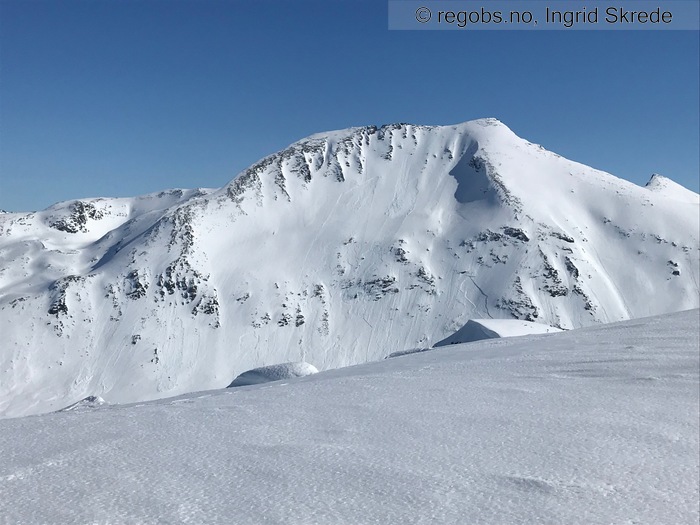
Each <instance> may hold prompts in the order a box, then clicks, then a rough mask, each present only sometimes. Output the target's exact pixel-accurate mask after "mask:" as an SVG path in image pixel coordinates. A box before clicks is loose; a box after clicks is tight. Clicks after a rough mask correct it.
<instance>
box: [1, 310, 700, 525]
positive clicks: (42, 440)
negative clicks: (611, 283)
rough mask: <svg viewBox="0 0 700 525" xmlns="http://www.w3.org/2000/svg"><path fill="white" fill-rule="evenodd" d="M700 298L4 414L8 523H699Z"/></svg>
mask: <svg viewBox="0 0 700 525" xmlns="http://www.w3.org/2000/svg"><path fill="white" fill-rule="evenodd" d="M699 315H700V313H699V311H698V310H694V311H688V312H682V313H677V314H672V315H666V316H661V317H654V318H649V319H640V320H634V321H628V322H623V323H618V324H613V325H606V326H600V327H595V328H583V329H579V330H573V331H569V332H564V333H558V334H553V335H545V336H525V337H520V338H507V339H491V340H488V341H481V342H477V343H470V344H465V345H452V346H447V347H442V348H439V349H435V350H433V351H430V352H424V353H421V354H415V355H410V356H406V357H404V358H401V359H388V360H385V361H381V362H377V363H371V364H366V365H360V366H355V367H350V368H345V369H338V370H332V371H328V372H323V373H320V374H316V375H313V376H309V377H305V378H300V379H296V380H290V381H289V382H288V384H284V383H268V384H265V385H258V386H250V387H245V388H237V389H227V390H220V391H212V392H206V393H199V394H191V395H187V396H183V397H180V398H175V399H169V400H161V401H157V402H150V403H146V404H141V405H131V406H115V405H105V406H103V407H99V408H95V409H94V410H90V411H84V412H63V413H54V414H48V415H43V416H33V417H25V418H18V419H5V420H0V494H1V495H2V497H0V523H2V524H15V523H23V524H27V525H31V524H52V523H61V524H73V523H76V524H77V523H80V524H84V523H100V524H107V523H141V524H151V523H152V524H155V523H207V524H217V523H236V524H238V525H246V524H261V523H266V524H348V523H352V524H358V525H361V524H370V523H375V524H431V525H432V524H435V523H440V524H455V525H457V524H459V525H464V524H470V525H476V524H489V525H492V524H499V525H508V524H523V523H556V524H567V525H576V524H586V525H589V524H610V523H639V524H654V525H658V524H674V525H679V524H692V525H696V524H697V523H698V518H699V517H700V516H699V515H698V498H699V497H700V495H699V494H698V486H699V485H698V484H699V481H700V480H699V479H698V478H699V465H698V458H699V457H700V456H699V454H698V452H699V449H698V447H699V438H698V419H697V416H698V410H699V409H700V405H699V399H698V396H699V381H698V368H699V366H700V359H699V355H698V348H699V347H698V345H699V343H700V342H699V338H698V332H699V330H700V328H699V326H698V317H699Z"/></svg>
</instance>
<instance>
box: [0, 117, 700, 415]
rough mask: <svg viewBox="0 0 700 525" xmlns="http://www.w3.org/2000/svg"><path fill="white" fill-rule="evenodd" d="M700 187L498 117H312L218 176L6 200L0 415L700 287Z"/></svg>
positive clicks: (380, 351)
mask: <svg viewBox="0 0 700 525" xmlns="http://www.w3.org/2000/svg"><path fill="white" fill-rule="evenodd" d="M698 216H700V197H699V196H698V195H697V194H695V193H693V192H690V191H688V190H685V189H683V188H680V187H679V186H678V185H674V183H672V182H671V181H669V180H668V179H663V178H659V177H655V178H654V180H652V181H651V182H650V186H649V187H647V188H642V187H639V186H636V185H634V184H632V183H629V182H627V181H624V180H621V179H618V178H616V177H614V176H613V175H610V174H608V173H604V172H601V171H598V170H595V169H592V168H590V167H587V166H584V165H582V164H579V163H576V162H572V161H570V160H567V159H564V158H562V157H560V156H558V155H556V154H554V153H551V152H549V151H546V150H545V149H544V148H542V147H541V146H538V145H536V144H532V143H530V142H528V141H526V140H523V139H521V138H519V137H517V136H516V135H515V134H514V133H513V132H512V131H511V130H510V129H508V128H507V127H506V126H505V125H503V124H502V123H500V122H498V121H496V120H494V119H483V120H477V121H473V122H467V123H464V124H459V125H454V126H443V127H431V126H414V125H410V124H395V125H388V126H383V127H381V128H377V127H374V126H371V127H364V128H352V129H348V130H342V131H336V132H330V133H323V134H319V135H315V136H312V137H309V138H307V139H304V140H301V141H299V142H296V143H294V144H292V145H291V146H290V147H289V148H287V149H285V150H283V151H281V152H278V153H276V154H273V155H270V156H269V157H266V158H264V159H262V160H261V161H260V162H259V163H257V164H255V165H254V166H251V167H250V168H249V169H247V170H245V171H244V172H243V173H241V174H240V175H239V176H237V177H236V178H235V179H234V180H232V181H231V182H230V183H229V184H227V185H226V186H224V187H223V188H220V189H216V190H208V189H198V190H169V191H165V192H161V193H158V194H152V195H146V196H142V197H135V198H131V199H84V200H80V201H70V202H63V203H59V204H57V205H55V206H52V207H50V208H48V209H46V210H43V211H40V212H36V213H4V214H1V215H0V334H1V336H0V416H4V417H8V416H9V417H14V416H22V415H27V414H36V413H42V412H47V411H53V410H57V409H59V408H62V407H65V406H67V405H69V404H72V403H75V402H77V401H79V400H81V399H84V398H86V397H88V396H100V397H101V398H103V399H104V400H105V401H106V402H108V403H125V402H135V401H139V400H145V399H155V398H163V397H168V396H173V395H179V394H183V393H186V392H192V391H197V390H205V389H212V388H223V387H225V386H226V385H228V384H229V383H230V382H231V379H232V378H234V377H236V376H237V375H239V374H240V373H241V372H244V371H246V370H250V369H253V368H257V367H260V366H266V365H270V364H274V363H284V362H291V361H307V362H310V363H314V365H316V366H317V367H318V368H319V369H321V370H327V369H332V368H338V367H343V366H348V365H353V364H358V363H364V362H368V361H372V360H379V359H382V358H383V357H384V356H386V355H388V354H391V353H394V352H399V351H404V350H406V349H410V348H425V347H430V346H431V345H434V344H435V343H436V342H438V341H441V340H442V339H444V338H446V337H448V336H449V335H451V334H452V333H454V332H455V331H456V330H458V329H459V328H461V327H462V326H464V324H465V323H466V322H467V320H469V319H491V318H494V319H520V320H524V321H533V322H538V323H542V324H545V325H551V326H556V327H559V328H562V329H571V328H576V327H581V326H590V325H595V324H598V323H607V322H612V321H619V320H624V319H630V318H638V317H643V316H649V315H655V314H661V313H667V312H673V311H678V310H683V309H690V308H697V307H698V306H700V299H699V297H700V287H699V283H700V277H699V274H700V257H699V255H700V231H699V228H700V225H699V224H698Z"/></svg>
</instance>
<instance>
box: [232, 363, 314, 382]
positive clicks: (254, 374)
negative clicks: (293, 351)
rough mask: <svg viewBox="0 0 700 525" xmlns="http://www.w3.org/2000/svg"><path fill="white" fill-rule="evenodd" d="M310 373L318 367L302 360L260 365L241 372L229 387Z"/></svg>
mask: <svg viewBox="0 0 700 525" xmlns="http://www.w3.org/2000/svg"><path fill="white" fill-rule="evenodd" d="M311 374H318V369H317V368H316V367H315V366H314V365H312V364H310V363H304V362H303V361H301V362H293V363H280V364H278V365H268V366H261V367H259V368H253V369H252V370H248V371H246V372H243V373H242V374H241V375H239V376H238V377H237V378H236V379H234V380H233V381H232V382H231V384H230V385H229V388H231V387H237V386H248V385H258V384H260V383H269V382H271V381H281V380H283V379H294V378H296V377H305V376H310V375H311Z"/></svg>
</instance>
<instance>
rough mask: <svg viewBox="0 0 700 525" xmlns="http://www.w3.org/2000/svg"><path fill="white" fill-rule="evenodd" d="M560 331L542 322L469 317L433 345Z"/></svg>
mask: <svg viewBox="0 0 700 525" xmlns="http://www.w3.org/2000/svg"><path fill="white" fill-rule="evenodd" d="M555 332H561V330H559V329H558V328H554V327H553V326H547V325H545V324H542V323H531V322H530V321H520V320H515V319H470V320H469V321H467V324H465V325H464V326H463V327H462V328H460V329H459V330H457V331H456V332H455V333H454V334H452V335H451V336H449V337H446V338H445V339H443V340H442V341H438V342H437V343H435V346H445V345H454V344H458V343H471V342H473V341H481V340H482V339H493V338H496V337H518V336H521V335H532V334H551V333H555Z"/></svg>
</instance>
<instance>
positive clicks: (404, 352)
mask: <svg viewBox="0 0 700 525" xmlns="http://www.w3.org/2000/svg"><path fill="white" fill-rule="evenodd" d="M428 350H432V348H409V349H407V350H399V351H398V352H392V353H390V354H389V355H388V356H386V357H385V358H384V359H390V358H392V357H401V356H403V355H411V354H419V353H421V352H427V351H428Z"/></svg>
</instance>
